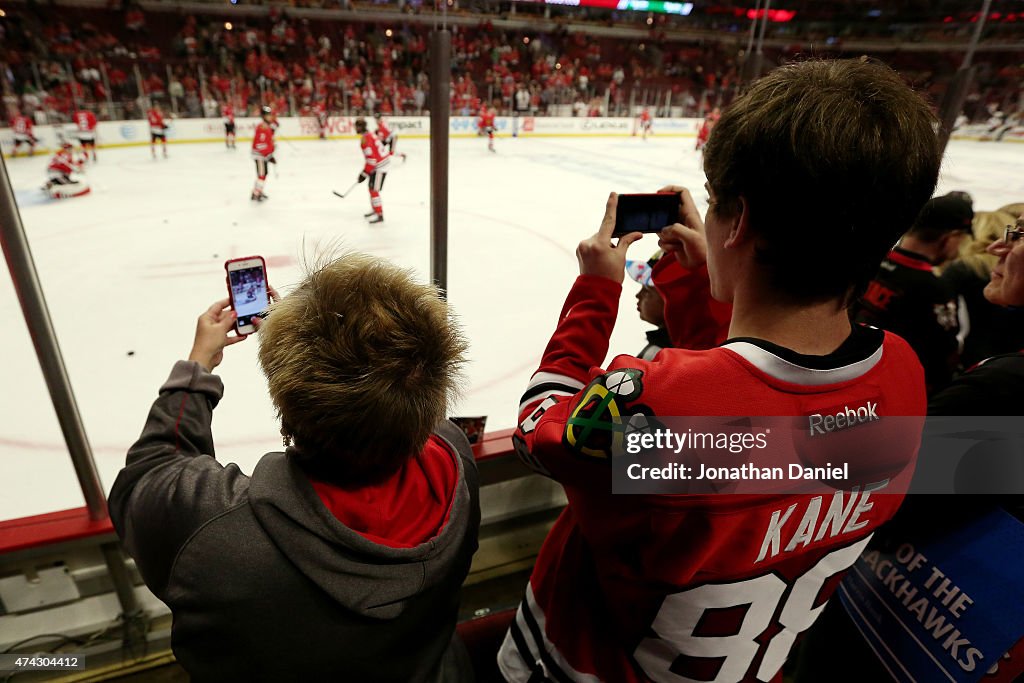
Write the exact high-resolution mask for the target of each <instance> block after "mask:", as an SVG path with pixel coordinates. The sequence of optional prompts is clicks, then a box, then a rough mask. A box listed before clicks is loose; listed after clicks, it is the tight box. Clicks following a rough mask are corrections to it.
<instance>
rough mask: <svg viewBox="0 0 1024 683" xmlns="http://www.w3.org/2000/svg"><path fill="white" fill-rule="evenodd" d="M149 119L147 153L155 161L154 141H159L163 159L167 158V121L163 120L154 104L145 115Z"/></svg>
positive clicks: (158, 106)
mask: <svg viewBox="0 0 1024 683" xmlns="http://www.w3.org/2000/svg"><path fill="white" fill-rule="evenodd" d="M146 118H147V119H149V151H150V153H151V154H152V155H153V158H154V159H156V141H157V140H159V141H160V146H161V147H162V148H163V152H164V159H166V158H167V121H165V120H164V113H163V111H162V110H161V109H160V105H159V104H154V105H153V107H152V108H151V109H150V110H149V113H148V114H146Z"/></svg>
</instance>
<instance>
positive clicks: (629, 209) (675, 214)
mask: <svg viewBox="0 0 1024 683" xmlns="http://www.w3.org/2000/svg"><path fill="white" fill-rule="evenodd" d="M678 222H679V193H678V192H672V193H664V194H620V195H619V203H618V207H617V208H616V211H615V232H613V233H612V235H613V236H615V237H618V236H620V235H625V234H628V233H631V232H661V229H662V228H664V227H665V226H666V225H672V224H673V223H678Z"/></svg>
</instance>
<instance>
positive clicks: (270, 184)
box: [0, 137, 1024, 519]
mask: <svg viewBox="0 0 1024 683" xmlns="http://www.w3.org/2000/svg"><path fill="white" fill-rule="evenodd" d="M399 146H400V151H403V152H405V153H407V154H408V161H407V162H406V163H404V164H401V163H395V164H394V165H393V167H392V171H391V173H389V174H388V177H387V181H386V185H385V187H384V191H383V195H382V196H383V202H384V213H385V218H386V221H385V223H383V224H382V225H379V226H368V225H367V224H366V223H365V221H364V219H363V214H364V213H366V212H367V211H369V210H370V209H369V200H368V195H367V192H366V186H365V185H363V186H360V187H358V188H356V190H355V191H353V192H352V194H351V195H349V196H348V197H347V198H345V199H339V198H337V197H335V196H334V195H332V194H331V190H332V189H333V190H338V191H339V192H342V191H344V190H345V189H346V188H348V187H349V185H351V184H352V182H354V181H355V179H356V176H357V175H358V173H359V171H360V169H361V165H362V162H361V158H362V157H361V154H360V151H359V146H358V143H357V142H356V141H355V140H331V141H295V142H291V141H286V140H282V141H279V142H278V153H277V157H278V160H279V164H278V167H277V176H276V177H275V175H274V174H273V172H272V174H271V176H270V178H269V179H268V181H267V187H266V192H267V194H268V195H269V196H270V199H269V201H267V202H265V203H263V204H256V203H253V202H250V201H249V193H250V191H251V188H252V182H253V178H254V171H253V163H252V161H251V160H250V159H249V145H248V143H246V142H241V141H240V142H239V144H238V149H237V150H227V149H225V148H224V147H223V146H220V145H216V144H191V145H176V146H174V145H172V146H170V147H169V154H170V158H169V159H162V158H161V159H158V160H153V159H151V158H150V153H149V149H148V148H147V147H130V148H123V149H112V150H103V149H101V150H99V156H100V158H99V163H97V164H90V165H89V166H88V168H87V174H88V178H89V181H90V183H91V185H92V188H93V190H92V193H91V194H90V195H88V196H86V197H82V198H77V199H69V200H62V201H59V202H57V201H51V200H48V199H46V198H45V197H44V195H43V193H42V192H41V191H40V189H39V187H40V186H41V185H42V183H43V181H44V180H45V168H46V161H47V159H46V157H44V156H41V155H40V156H36V157H34V158H31V159H25V158H18V159H14V160H7V167H8V171H9V173H10V175H11V179H12V182H13V184H14V188H15V193H16V196H17V199H18V202H19V205H20V207H21V214H22V218H23V220H24V222H25V227H26V230H27V232H28V235H29V239H30V242H31V246H32V250H33V254H34V257H35V261H36V266H37V268H38V270H39V274H40V278H41V280H42V283H43V287H44V290H45V293H46V297H47V301H48V304H49V308H50V313H51V316H52V318H53V322H54V325H55V327H56V330H57V333H58V336H59V340H60V345H61V349H62V351H63V354H64V359H65V363H66V365H67V368H68V372H69V374H70V377H71V381H72V384H73V387H74V390H75V395H76V397H77V399H78V404H79V407H80V409H81V412H82V417H83V420H84V422H85V427H86V431H87V433H88V435H89V439H90V441H91V443H92V447H93V451H94V454H95V457H96V461H97V465H98V468H99V471H100V475H101V477H102V480H103V483H104V485H105V486H106V487H108V488H109V486H110V485H111V484H112V483H113V481H114V478H115V476H116V474H117V472H118V470H119V468H120V467H121V465H122V464H123V459H124V453H125V451H126V449H127V448H128V446H129V445H130V444H131V443H132V442H133V441H134V440H135V438H136V437H137V436H138V434H139V431H140V430H141V428H142V425H143V421H144V419H145V416H146V413H147V411H148V409H149V405H150V403H151V402H152V400H153V398H154V397H155V396H156V392H157V389H158V388H159V386H160V384H161V383H162V382H163V380H164V379H165V377H166V375H167V373H168V371H169V370H170V367H171V365H172V364H173V362H174V361H175V360H178V359H180V358H184V357H186V356H187V355H188V352H189V349H190V348H191V343H192V336H193V331H194V327H195V319H196V317H197V316H198V315H199V314H200V313H201V312H202V311H203V310H204V309H205V308H206V307H207V306H208V305H209V304H210V303H211V302H213V301H214V300H216V299H218V298H222V297H224V296H226V288H225V284H224V261H225V260H226V259H228V258H233V257H238V256H247V255H262V256H264V257H265V258H266V259H267V264H268V272H269V275H270V281H271V284H273V285H275V286H276V287H277V288H278V289H279V290H280V291H281V292H282V293H287V291H289V289H290V288H291V287H292V286H293V284H294V283H295V282H297V281H298V280H299V278H300V272H301V271H300V263H301V261H302V259H303V257H304V256H311V255H314V254H315V253H317V250H318V249H329V248H337V247H338V246H339V245H340V246H342V247H344V248H347V249H352V250H358V251H365V252H369V253H372V254H376V255H379V256H381V257H383V258H387V259H390V260H392V261H393V262H395V263H398V264H400V265H403V266H407V267H410V268H413V269H415V270H416V271H417V272H418V273H419V274H420V275H421V276H422V277H423V278H424V279H426V277H427V273H428V272H429V237H430V218H429V199H430V197H429V193H430V182H429V177H428V169H429V160H428V146H429V142H428V141H427V140H406V139H402V140H400V142H399ZM692 147H693V140H692V139H689V138H661V139H659V138H657V137H654V138H652V139H651V140H649V141H647V142H644V141H643V140H641V139H640V138H598V139H593V138H591V139H584V138H571V139H566V138H558V139H552V138H527V139H522V138H521V139H512V138H503V139H499V140H498V141H497V148H498V152H497V154H491V153H489V152H488V151H487V149H486V141H485V140H483V139H455V140H452V142H451V178H450V218H449V257H448V258H449V300H450V302H451V305H452V307H453V308H454V310H455V312H456V314H457V315H458V317H459V319H460V321H461V324H462V326H463V328H464V330H465V332H466V335H467V336H468V338H469V340H470V343H471V350H470V359H471V362H470V363H469V365H468V367H467V369H466V382H465V391H464V394H463V396H462V398H461V399H460V401H459V404H458V409H457V410H456V414H459V415H487V416H488V429H500V428H505V427H511V426H513V424H514V421H515V410H516V404H517V402H518V397H519V395H520V393H521V391H522V389H523V387H524V386H525V383H526V382H527V380H528V379H529V377H530V375H531V373H532V372H533V370H534V369H535V367H536V364H537V362H538V360H539V357H540V354H541V352H542V350H543V348H544V345H545V343H546V341H547V338H548V336H549V335H550V333H551V331H552V330H553V327H554V323H555V321H556V319H557V316H558V312H559V310H560V308H561V305H562V300H563V297H564V295H565V293H566V292H567V290H568V288H569V286H570V284H571V283H572V281H573V279H574V277H575V275H576V272H577V266H576V258H575V253H574V252H575V247H576V244H577V243H578V242H579V240H580V239H582V238H584V237H586V236H588V235H589V234H591V233H592V232H593V231H594V230H595V229H596V228H597V225H598V223H599V221H600V218H601V216H602V213H603V209H604V201H605V199H606V197H607V195H608V193H609V192H610V191H613V190H614V191H618V192H651V191H655V190H657V189H658V188H659V187H661V186H662V185H665V184H668V183H674V184H681V185H685V186H688V187H690V188H691V189H693V190H694V195H695V197H696V198H697V201H698V203H699V205H700V208H701V210H702V211H703V210H704V208H705V207H706V195H705V193H704V191H703V189H702V186H703V183H704V176H703V173H702V172H701V170H700V168H699V161H698V158H697V156H696V154H695V153H694V152H693V151H692ZM954 189H956V190H966V191H968V192H970V193H971V194H972V195H973V197H974V202H975V210H987V209H994V208H997V207H999V206H1001V205H1004V204H1008V203H1010V202H1017V201H1024V146H1021V145H1016V144H995V143H978V142H953V143H951V145H950V147H949V150H948V153H947V158H946V162H945V165H944V167H943V175H942V178H941V180H940V184H939V192H947V191H949V190H954ZM798 198H799V188H794V194H793V198H780V201H794V200H798ZM864 201H867V202H870V201H871V197H865V198H864ZM823 218H825V219H826V220H825V222H823V224H822V226H821V227H822V230H827V229H828V227H829V226H828V223H827V217H823ZM656 249H657V243H656V239H655V238H654V237H651V236H649V237H646V238H644V239H643V240H642V241H641V242H640V243H639V244H637V245H634V246H633V247H632V251H631V254H632V257H633V258H638V259H646V258H648V257H649V256H650V255H651V253H653V252H654V251H655V250H656ZM0 268H3V273H2V275H0V313H2V314H3V320H4V323H3V326H2V329H3V335H2V337H0V351H2V353H3V358H4V369H3V379H2V386H3V391H2V392H0V415H2V416H3V417H2V419H0V519H9V518H14V517H21V516H26V515H32V514H39V513H44V512H51V511H55V510H61V509H66V508H71V507H77V506H80V505H83V504H84V503H83V500H82V497H81V494H80V492H79V488H78V484H77V481H76V480H75V477H74V472H73V470H72V467H71V463H70V460H69V458H68V456H67V452H66V449H65V446H64V442H63V439H62V437H61V432H60V429H59V427H58V424H57V420H56V417H55V415H54V412H53V408H52V404H51V402H50V399H49V396H48V394H47V392H46V387H45V385H44V382H43V379H42V374H41V372H40V370H39V366H38V363H37V361H36V357H35V354H34V351H33V349H32V345H31V342H30V339H29V336H28V332H27V330H26V328H25V325H24V321H23V318H22V314H21V311H20V308H19V307H18V303H17V299H16V297H15V293H14V288H13V286H12V284H11V281H10V278H9V275H8V273H7V270H6V265H0ZM637 289H638V285H637V284H636V283H634V282H632V281H631V280H629V279H628V278H627V281H626V283H625V286H624V288H623V294H622V303H621V306H620V316H619V321H618V324H617V326H616V329H615V333H614V335H613V337H612V344H611V353H612V354H616V353H636V352H638V351H639V350H640V349H641V348H642V347H643V346H644V342H645V340H644V332H645V330H647V329H649V326H647V325H645V324H644V323H642V322H641V321H640V320H639V319H638V317H637V314H636V305H635V299H634V296H635V294H636V291H637ZM256 347H257V341H256V340H255V339H250V340H248V341H247V342H245V343H242V344H239V345H236V346H233V347H231V348H229V349H228V350H227V351H226V353H225V360H224V362H223V364H222V365H221V366H220V367H219V368H218V370H217V372H218V374H220V375H221V377H222V378H223V380H224V384H225V395H224V400H223V401H222V402H221V404H220V406H219V407H218V408H217V411H216V416H215V419H214V435H215V439H216V443H217V449H218V451H217V457H218V458H219V459H220V460H221V461H222V462H236V463H238V465H239V466H240V467H241V468H242V469H243V470H244V471H251V468H252V466H253V465H254V464H255V463H256V462H257V460H258V459H259V458H260V456H262V455H263V453H264V452H266V451H269V450H275V449H278V448H280V445H281V444H280V436H279V435H278V431H277V424H276V420H275V418H274V414H273V410H272V407H271V404H270V401H269V399H268V397H267V394H266V388H265V383H264V379H263V376H262V374H261V373H260V371H259V368H258V366H257V363H256ZM702 389H704V390H706V389H707V388H706V387H702Z"/></svg>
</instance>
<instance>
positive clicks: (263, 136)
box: [252, 121, 277, 159]
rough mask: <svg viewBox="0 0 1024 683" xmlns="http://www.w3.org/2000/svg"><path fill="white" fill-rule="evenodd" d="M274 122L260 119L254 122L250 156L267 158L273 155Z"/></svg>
mask: <svg viewBox="0 0 1024 683" xmlns="http://www.w3.org/2000/svg"><path fill="white" fill-rule="evenodd" d="M276 128H277V126H276V125H274V124H268V123H266V122H265V121H261V122H260V123H258V124H256V130H255V132H253V135H252V158H253V159H269V158H270V157H272V156H274V130H275V129H276Z"/></svg>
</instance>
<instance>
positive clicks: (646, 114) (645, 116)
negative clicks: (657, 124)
mask: <svg viewBox="0 0 1024 683" xmlns="http://www.w3.org/2000/svg"><path fill="white" fill-rule="evenodd" d="M640 130H642V131H643V134H644V140H646V139H647V134H648V133H650V132H651V111H650V110H649V109H648V108H647V107H644V110H643V111H642V112H640Z"/></svg>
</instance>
